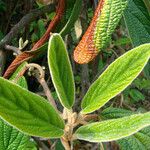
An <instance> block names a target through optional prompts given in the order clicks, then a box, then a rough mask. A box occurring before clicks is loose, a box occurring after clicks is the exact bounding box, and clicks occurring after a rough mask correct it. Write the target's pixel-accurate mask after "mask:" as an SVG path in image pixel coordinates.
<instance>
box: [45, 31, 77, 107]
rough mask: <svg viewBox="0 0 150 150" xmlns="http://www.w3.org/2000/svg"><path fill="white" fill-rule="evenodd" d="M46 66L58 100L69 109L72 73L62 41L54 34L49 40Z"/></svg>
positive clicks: (72, 83)
mask: <svg viewBox="0 0 150 150" xmlns="http://www.w3.org/2000/svg"><path fill="white" fill-rule="evenodd" d="M48 65H49V69H50V74H51V77H52V81H53V84H54V87H55V89H56V92H57V94H58V97H59V100H60V102H61V104H62V105H63V106H64V107H66V108H68V109H70V108H71V107H72V105H73V103H74V99H75V85H74V78H73V72H72V69H71V64H70V61H69V56H68V53H67V50H66V47H65V44H64V42H63V39H62V38H61V36H60V35H59V34H56V33H55V34H52V36H51V38H50V40H49V46H48Z"/></svg>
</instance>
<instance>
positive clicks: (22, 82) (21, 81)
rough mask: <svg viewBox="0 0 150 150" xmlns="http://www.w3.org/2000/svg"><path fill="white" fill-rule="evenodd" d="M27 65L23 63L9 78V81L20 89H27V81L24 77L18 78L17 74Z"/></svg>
mask: <svg viewBox="0 0 150 150" xmlns="http://www.w3.org/2000/svg"><path fill="white" fill-rule="evenodd" d="M27 64H28V63H27V62H26V61H25V62H23V63H22V64H21V65H20V66H19V67H18V68H17V69H16V71H15V72H14V73H13V75H12V76H11V77H10V79H9V80H10V81H13V82H15V83H16V84H18V85H20V86H21V87H22V88H25V89H28V85H27V81H26V79H25V77H24V76H21V77H20V76H19V74H20V73H21V72H22V71H23V70H24V69H25V67H26V65H27Z"/></svg>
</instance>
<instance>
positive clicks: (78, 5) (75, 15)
mask: <svg viewBox="0 0 150 150" xmlns="http://www.w3.org/2000/svg"><path fill="white" fill-rule="evenodd" d="M81 6H82V0H76V2H75V4H74V7H73V10H72V13H71V16H70V18H69V20H68V22H67V23H66V25H65V26H64V28H63V29H62V30H61V32H60V34H61V35H62V36H65V35H66V34H67V33H69V32H70V30H71V28H72V27H73V25H74V24H75V22H76V21H77V19H78V17H79V14H80V10H81Z"/></svg>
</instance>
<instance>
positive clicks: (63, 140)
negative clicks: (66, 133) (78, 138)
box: [61, 137, 71, 150]
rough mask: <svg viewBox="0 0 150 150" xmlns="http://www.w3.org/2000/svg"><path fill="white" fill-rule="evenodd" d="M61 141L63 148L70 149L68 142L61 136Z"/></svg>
mask: <svg viewBox="0 0 150 150" xmlns="http://www.w3.org/2000/svg"><path fill="white" fill-rule="evenodd" d="M61 143H62V144H63V146H64V148H65V150H71V147H70V145H69V142H68V141H67V140H65V139H64V138H63V137H62V138H61Z"/></svg>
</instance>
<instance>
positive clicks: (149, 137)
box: [117, 127, 150, 150]
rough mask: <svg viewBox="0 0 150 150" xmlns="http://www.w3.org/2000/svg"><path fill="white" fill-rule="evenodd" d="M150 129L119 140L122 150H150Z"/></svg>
mask: <svg viewBox="0 0 150 150" xmlns="http://www.w3.org/2000/svg"><path fill="white" fill-rule="evenodd" d="M149 141H150V127H147V128H145V129H143V130H141V131H139V132H137V133H136V134H134V135H132V136H130V137H127V138H124V139H121V140H118V141H117V143H118V144H119V146H120V149H121V150H150V142H149Z"/></svg>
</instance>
